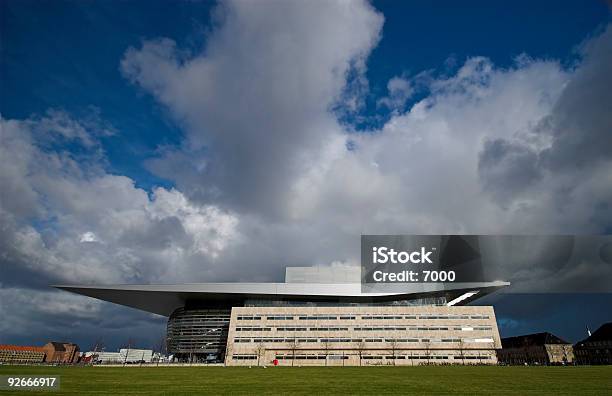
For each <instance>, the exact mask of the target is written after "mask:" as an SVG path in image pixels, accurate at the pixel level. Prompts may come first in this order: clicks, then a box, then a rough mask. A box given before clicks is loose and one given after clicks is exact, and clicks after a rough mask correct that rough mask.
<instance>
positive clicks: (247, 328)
mask: <svg viewBox="0 0 612 396" xmlns="http://www.w3.org/2000/svg"><path fill="white" fill-rule="evenodd" d="M272 329H273V328H272V327H257V326H252V327H251V326H242V327H236V331H271V330H272ZM348 330H349V328H348V327H305V326H296V327H276V331H348ZM392 330H395V331H448V330H456V331H474V330H480V331H490V330H492V327H491V326H475V327H470V326H463V327H395V326H384V327H373V326H366V327H354V328H353V331H392Z"/></svg>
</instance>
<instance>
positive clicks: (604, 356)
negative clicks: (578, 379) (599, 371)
mask: <svg viewBox="0 0 612 396" xmlns="http://www.w3.org/2000/svg"><path fill="white" fill-rule="evenodd" d="M574 353H575V354H576V362H577V363H578V364H612V322H610V323H605V324H603V325H602V326H601V327H600V328H599V329H597V330H596V331H595V332H594V333H593V334H592V335H591V336H589V337H588V338H587V339H585V340H582V341H580V342H578V343H577V344H576V345H574Z"/></svg>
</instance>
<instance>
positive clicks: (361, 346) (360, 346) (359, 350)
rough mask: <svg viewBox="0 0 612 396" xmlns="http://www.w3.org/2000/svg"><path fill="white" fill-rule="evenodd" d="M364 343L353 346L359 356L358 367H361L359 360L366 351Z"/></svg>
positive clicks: (360, 342)
mask: <svg viewBox="0 0 612 396" xmlns="http://www.w3.org/2000/svg"><path fill="white" fill-rule="evenodd" d="M366 346H367V345H366V343H365V342H363V340H361V341H359V342H358V343H357V344H355V347H356V349H357V354H358V355H359V365H360V366H361V359H362V358H363V351H364V350H365V349H366Z"/></svg>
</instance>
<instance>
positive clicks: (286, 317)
mask: <svg viewBox="0 0 612 396" xmlns="http://www.w3.org/2000/svg"><path fill="white" fill-rule="evenodd" d="M262 317H263V316H262V315H239V316H238V317H237V319H238V320H261V319H262ZM357 317H358V315H356V314H354V315H340V316H335V315H329V314H325V315H306V316H298V319H299V320H338V319H340V320H355V319H356V318H357ZM265 318H266V320H293V319H294V318H295V317H294V316H292V315H266V316H265ZM361 319H362V320H385V319H392V320H399V319H460V320H464V319H489V316H488V315H471V316H469V315H420V316H416V315H361Z"/></svg>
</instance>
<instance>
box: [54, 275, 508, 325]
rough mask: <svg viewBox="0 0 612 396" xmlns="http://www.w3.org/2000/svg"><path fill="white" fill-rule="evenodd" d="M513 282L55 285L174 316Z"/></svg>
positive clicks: (454, 294)
mask: <svg viewBox="0 0 612 396" xmlns="http://www.w3.org/2000/svg"><path fill="white" fill-rule="evenodd" d="M508 285H510V283H508V282H501V281H498V282H480V283H453V284H448V283H447V284H442V283H420V284H406V285H405V290H404V289H402V290H401V291H400V292H390V293H363V292H362V291H361V290H362V289H361V284H360V283H341V284H329V283H185V284H175V285H107V286H100V285H97V286H84V285H55V286H54V287H56V288H58V289H62V290H67V291H69V292H72V293H77V294H82V295H84V296H89V297H93V298H97V299H99V300H104V301H110V302H112V303H115V304H120V305H125V306H127V307H132V308H136V309H140V310H143V311H147V312H151V313H155V314H158V315H163V316H169V315H170V314H171V313H172V312H173V311H174V310H175V309H176V308H179V307H182V306H184V305H185V304H186V303H187V302H198V303H200V304H203V305H205V306H210V307H228V308H229V307H232V306H243V305H244V301H245V300H286V301H296V302H332V303H333V302H339V303H350V302H354V303H368V302H374V303H375V302H387V301H398V300H413V299H419V298H427V297H441V296H445V297H446V298H447V301H451V300H457V301H460V303H461V304H466V303H468V302H470V301H473V300H474V299H476V298H480V297H482V296H484V295H486V294H489V293H491V292H493V291H495V290H498V289H500V288H502V287H505V286H508ZM462 296H463V297H464V298H460V297H462Z"/></svg>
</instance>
